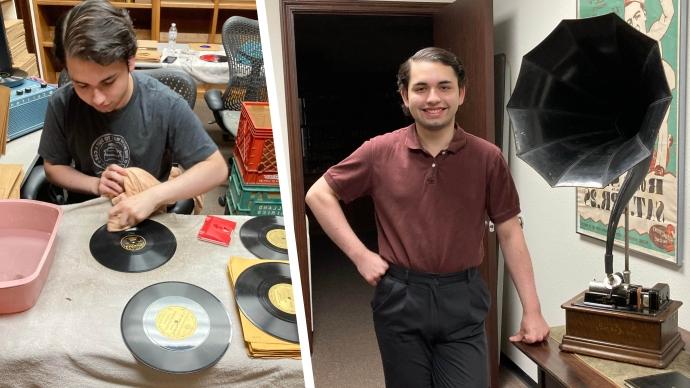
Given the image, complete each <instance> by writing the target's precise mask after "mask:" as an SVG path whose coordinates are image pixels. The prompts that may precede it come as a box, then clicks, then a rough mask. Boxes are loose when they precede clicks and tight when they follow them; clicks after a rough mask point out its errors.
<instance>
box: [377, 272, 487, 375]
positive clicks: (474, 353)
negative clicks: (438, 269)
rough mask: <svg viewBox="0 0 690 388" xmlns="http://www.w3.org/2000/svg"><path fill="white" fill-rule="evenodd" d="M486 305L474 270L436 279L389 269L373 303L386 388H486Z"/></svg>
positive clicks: (437, 276)
mask: <svg viewBox="0 0 690 388" xmlns="http://www.w3.org/2000/svg"><path fill="white" fill-rule="evenodd" d="M490 303H491V300H490V295H489V292H488V289H487V287H486V284H485V283H484V281H483V279H482V278H481V276H480V275H479V271H478V270H477V269H476V268H470V269H468V270H466V271H463V272H457V273H452V274H442V275H437V274H426V273H419V272H414V271H410V270H407V269H404V268H401V267H397V266H391V267H390V268H389V270H388V272H387V273H386V275H385V276H384V277H383V278H382V279H381V281H379V283H378V285H377V286H376V291H375V294H374V298H373V300H372V302H371V307H372V310H373V315H374V327H375V330H376V338H377V340H378V344H379V349H380V351H381V359H382V361H383V370H384V375H385V379H386V387H388V388H404V387H414V388H422V387H469V388H474V387H477V388H485V387H487V386H488V384H489V383H488V365H487V362H488V358H487V345H486V334H485V332H484V319H485V317H486V314H487V312H488V310H489V306H490Z"/></svg>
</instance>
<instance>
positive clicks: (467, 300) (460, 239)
mask: <svg viewBox="0 0 690 388" xmlns="http://www.w3.org/2000/svg"><path fill="white" fill-rule="evenodd" d="M464 81H465V72H464V68H463V66H462V64H461V63H460V62H459V61H458V59H457V58H456V57H455V55H453V54H452V53H450V52H448V51H446V50H443V49H439V48H434V47H430V48H426V49H422V50H420V51H418V52H417V53H416V54H414V55H413V56H412V57H411V58H410V59H408V60H407V61H405V62H404V63H403V64H402V65H401V66H400V70H399V72H398V87H399V91H400V95H401V96H402V99H403V102H404V106H405V108H406V110H407V111H409V113H410V114H411V116H412V117H413V118H414V121H415V122H414V124H412V125H410V126H409V127H406V128H402V129H398V130H396V131H393V132H390V133H387V134H384V135H381V136H377V137H375V138H373V139H371V140H369V141H367V142H365V143H364V144H363V145H362V146H361V147H360V148H358V149H357V150H355V151H354V152H353V153H352V154H351V155H350V156H348V157H347V158H346V159H345V160H343V161H342V162H340V163H339V164H338V165H336V166H333V167H331V168H330V169H329V170H328V171H327V172H326V173H325V174H324V176H323V177H321V178H320V179H319V180H318V181H317V182H316V183H315V184H314V185H313V186H312V187H311V188H310V189H309V191H308V193H307V198H306V200H307V204H308V205H309V207H310V208H311V209H312V211H313V212H314V214H315V216H316V218H317V219H318V221H319V223H320V224H321V226H322V227H323V228H324V230H325V231H326V233H327V234H328V235H329V236H330V237H331V239H333V241H334V242H335V243H336V244H337V245H338V247H340V249H342V250H343V252H345V254H347V256H348V257H349V258H350V259H351V260H352V262H353V263H354V264H355V265H356V266H357V269H358V271H359V272H360V274H361V275H362V277H364V279H365V280H366V281H367V282H368V283H369V284H371V285H375V286H376V292H375V294H374V299H373V301H372V309H373V315H374V326H375V329H376V337H377V339H378V342H379V349H380V351H381V358H382V361H383V367H384V374H385V379H386V386H388V387H415V388H417V387H486V386H488V365H487V356H486V352H487V350H486V336H485V333H484V319H485V317H486V314H487V312H488V309H489V305H490V303H491V301H490V297H489V293H488V289H487V287H486V285H485V284H484V282H483V280H482V279H481V277H480V276H479V273H478V270H477V267H478V266H479V264H480V263H481V260H482V257H483V252H482V238H483V236H484V230H485V226H484V225H485V220H486V219H487V217H488V219H490V220H491V221H493V222H494V224H496V230H497V233H498V238H499V242H500V245H501V248H502V250H503V253H504V256H505V262H506V265H507V268H508V272H509V273H510V275H511V277H512V278H513V281H514V282H515V285H516V287H517V290H518V294H519V295H520V300H521V302H522V307H523V315H522V322H521V325H520V330H519V331H518V333H516V334H515V335H513V336H512V337H510V340H511V341H524V342H528V343H532V342H538V341H542V340H544V339H545V338H546V336H547V335H548V332H549V328H548V325H547V324H546V322H545V321H544V318H543V317H542V314H541V308H540V305H539V299H538V297H537V293H536V288H535V285H534V275H533V271H532V263H531V259H530V256H529V252H528V250H527V245H526V243H525V239H524V235H523V233H522V228H521V226H520V223H519V221H518V217H517V215H518V213H519V212H520V206H519V201H518V194H517V191H516V189H515V185H514V183H513V181H512V178H511V176H510V172H509V170H508V166H507V165H506V163H505V161H504V159H503V157H502V154H501V152H500V150H499V149H498V148H497V147H496V146H494V145H493V144H491V143H489V142H487V141H485V140H483V139H480V138H477V137H475V136H473V135H470V134H468V133H466V132H465V131H463V129H462V128H460V127H459V126H458V125H457V124H456V123H455V113H456V112H457V110H458V108H459V106H460V105H462V102H463V100H464V98H465V87H464ZM365 195H369V196H371V197H372V199H373V200H374V205H375V211H376V226H377V230H378V243H379V252H378V253H376V252H372V251H371V250H369V249H368V248H367V247H366V246H364V244H363V243H362V242H361V241H360V240H359V238H358V237H357V236H356V235H355V233H354V232H353V230H352V228H351V227H350V225H349V224H348V222H347V220H346V219H345V216H344V215H343V212H342V209H341V207H340V204H339V202H338V201H339V200H343V201H345V202H349V201H352V200H354V199H356V198H358V197H361V196H365Z"/></svg>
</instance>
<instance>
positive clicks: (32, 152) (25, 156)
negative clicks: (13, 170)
mask: <svg viewBox="0 0 690 388" xmlns="http://www.w3.org/2000/svg"><path fill="white" fill-rule="evenodd" d="M41 132H42V130H37V131H35V132H31V133H28V134H26V135H24V136H21V137H18V138H16V139H13V140H10V141H9V142H8V143H7V148H6V152H5V155H0V163H2V164H21V165H22V166H23V167H22V168H23V171H24V179H26V177H27V176H28V175H29V171H31V169H32V168H33V166H34V164H36V160H38V143H39V141H40V140H41ZM23 182H24V181H22V183H23Z"/></svg>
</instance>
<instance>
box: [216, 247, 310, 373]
mask: <svg viewBox="0 0 690 388" xmlns="http://www.w3.org/2000/svg"><path fill="white" fill-rule="evenodd" d="M228 272H229V274H230V280H231V282H232V286H233V288H234V289H235V300H236V301H237V308H238V310H239V316H240V322H241V324H242V334H243V336H244V342H245V344H246V346H247V350H248V352H249V355H250V356H251V357H256V358H294V359H299V358H300V347H299V338H298V336H297V319H296V316H295V303H294V294H293V292H292V280H291V279H290V268H289V265H288V263H287V262H286V261H280V260H262V259H247V258H241V257H231V258H230V262H229V263H228Z"/></svg>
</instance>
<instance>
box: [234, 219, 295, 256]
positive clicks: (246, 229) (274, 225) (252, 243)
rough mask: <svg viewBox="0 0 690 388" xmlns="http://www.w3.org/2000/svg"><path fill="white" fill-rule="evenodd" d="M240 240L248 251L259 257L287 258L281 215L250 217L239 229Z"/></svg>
mask: <svg viewBox="0 0 690 388" xmlns="http://www.w3.org/2000/svg"><path fill="white" fill-rule="evenodd" d="M240 240H241V241H242V244H244V246H245V247H246V248H247V249H248V250H249V252H251V253H253V254H254V255H256V257H258V258H260V259H268V260H287V259H288V251H287V241H286V240H285V224H284V223H283V217H276V216H259V217H254V218H252V219H250V220H249V221H247V222H245V223H244V224H243V225H242V228H241V229H240Z"/></svg>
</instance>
